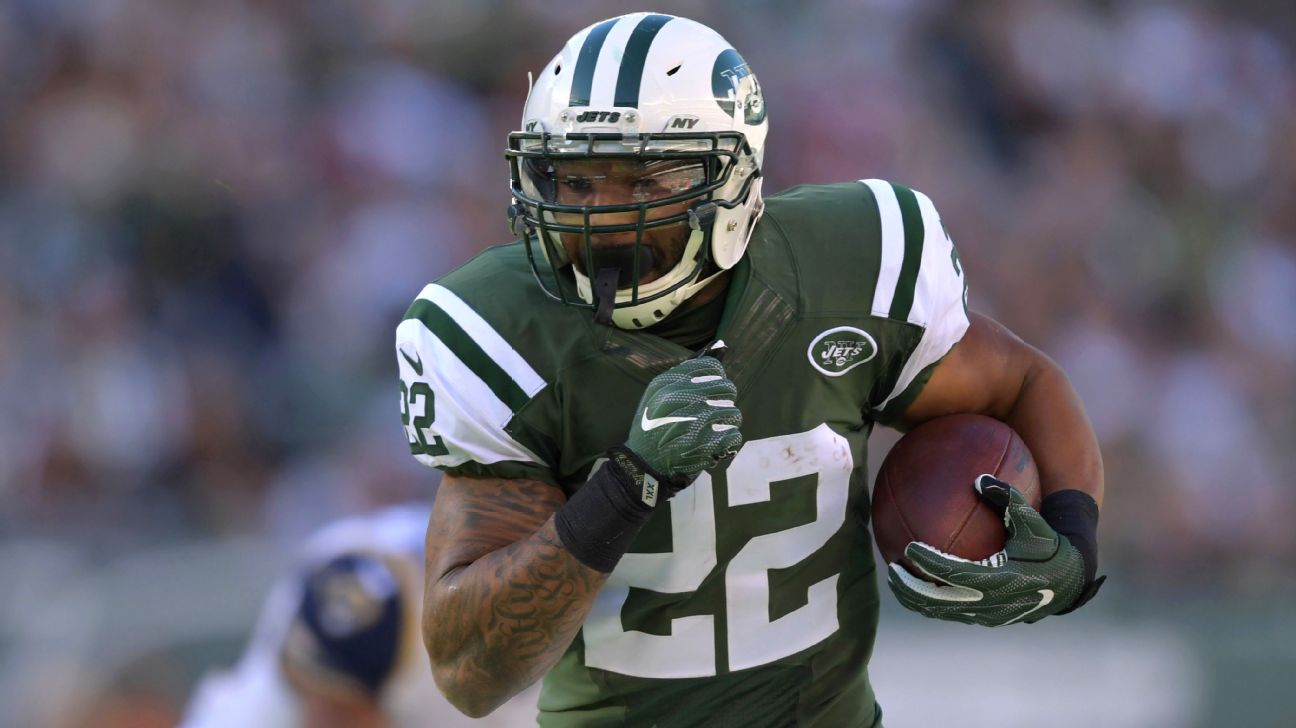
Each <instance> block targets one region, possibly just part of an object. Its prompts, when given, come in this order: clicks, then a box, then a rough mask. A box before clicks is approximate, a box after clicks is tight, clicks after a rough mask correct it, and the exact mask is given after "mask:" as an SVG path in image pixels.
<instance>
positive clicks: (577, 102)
mask: <svg viewBox="0 0 1296 728" xmlns="http://www.w3.org/2000/svg"><path fill="white" fill-rule="evenodd" d="M616 23H617V18H612V19H611V20H604V21H603V22H602V23H599V24H598V25H596V26H594V27H593V28H592V29H591V30H590V32H589V35H587V36H585V43H584V44H582V45H581V49H580V54H579V55H578V56H576V68H575V69H574V70H573V72H572V87H571V96H570V97H569V98H568V99H567V105H568V106H589V102H590V90H591V89H592V88H593V87H594V66H595V65H597V64H598V57H599V51H601V50H603V41H604V40H606V39H607V34H608V31H610V30H612V26H614V25H616Z"/></svg>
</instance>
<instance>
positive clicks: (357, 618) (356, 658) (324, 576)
mask: <svg viewBox="0 0 1296 728" xmlns="http://www.w3.org/2000/svg"><path fill="white" fill-rule="evenodd" d="M427 520H428V509H427V508H426V507H418V506H408V507H396V508H391V509H387V510H383V511H380V512H377V513H375V514H372V515H368V516H361V517H354V518H348V519H345V520H342V521H338V522H337V523H334V524H332V525H330V526H328V527H326V528H324V529H323V530H321V531H320V532H319V533H318V534H316V535H315V536H313V537H312V538H311V539H310V540H309V541H308V542H307V543H306V545H305V547H304V548H303V550H302V553H301V556H300V558H299V560H298V563H297V565H296V567H295V568H294V569H293V571H292V573H291V574H289V575H287V576H285V577H284V578H282V579H280V580H279V582H278V583H277V584H276V585H275V587H274V588H273V590H272V591H271V594H270V596H269V598H268V599H267V601H266V604H265V607H264V608H263V610H262V614H261V618H260V620H259V622H258V624H257V627H256V630H255V632H254V634H253V637H252V640H251V643H250V644H249V645H248V648H247V650H246V652H245V653H244V655H243V657H242V658H241V659H240V661H239V663H238V665H237V666H236V667H235V668H234V669H233V670H230V671H227V672H220V673H214V674H211V675H209V676H207V677H206V678H204V679H203V681H202V682H201V683H200V684H199V686H198V688H197V690H196V692H195V694H194V696H193V699H192V700H191V702H190V705H189V708H188V711H187V715H186V717H185V720H184V722H183V724H182V725H183V726H184V728H299V727H300V728H331V727H333V726H336V727H337V728H344V727H345V728H402V727H404V726H411V727H412V726H430V725H436V726H446V727H450V728H454V727H458V726H468V725H472V726H478V727H481V726H499V727H501V728H502V727H503V726H515V725H527V724H528V723H534V722H535V719H534V712H535V711H534V708H533V707H532V706H531V705H527V704H525V703H519V704H518V706H516V708H517V709H516V710H512V709H506V710H505V711H502V713H501V714H500V715H498V716H492V718H491V719H490V720H487V721H470V720H468V719H467V718H464V717H463V716H462V715H460V714H459V713H458V712H457V711H455V710H454V708H452V707H451V706H450V705H449V704H447V703H446V701H445V699H444V698H443V697H441V694H440V693H439V692H437V689H436V686H435V685H434V684H433V682H432V678H431V675H430V674H429V672H428V666H427V657H426V655H425V654H424V652H423V650H422V648H421V646H420V644H419V636H418V632H419V630H418V623H419V620H418V614H419V603H420V595H421V592H422V581H423V578H422V560H423V537H424V530H425V529H426V527H427Z"/></svg>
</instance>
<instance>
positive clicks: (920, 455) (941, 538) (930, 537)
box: [872, 415, 1040, 573]
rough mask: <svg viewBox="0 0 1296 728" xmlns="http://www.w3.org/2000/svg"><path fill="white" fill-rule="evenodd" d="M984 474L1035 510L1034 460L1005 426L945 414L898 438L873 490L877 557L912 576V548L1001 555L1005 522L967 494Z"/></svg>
mask: <svg viewBox="0 0 1296 728" xmlns="http://www.w3.org/2000/svg"><path fill="white" fill-rule="evenodd" d="M982 473H989V474H991V475H994V476H995V477H997V478H999V479H1000V480H1004V481H1007V482H1008V483H1010V484H1011V485H1012V486H1013V487H1015V488H1017V490H1020V491H1021V492H1022V494H1023V495H1025V496H1026V500H1027V501H1029V502H1030V504H1031V505H1032V506H1034V507H1036V508H1039V505H1040V488H1039V471H1038V470H1036V468H1035V459H1034V458H1033V457H1031V453H1030V450H1029V449H1027V447H1026V443H1024V442H1022V440H1021V438H1020V437H1018V436H1017V433H1016V432H1013V430H1012V428H1011V427H1009V426H1008V425H1005V424H1004V423H1002V422H1000V421H998V420H996V419H992V418H990V417H983V416H981V415H948V416H945V417H938V418H936V419H933V420H929V421H927V422H924V423H922V424H921V425H919V426H917V427H915V428H914V429H913V430H911V431H910V432H909V433H908V434H906V435H905V436H904V437H902V438H900V441H899V442H897V443H896V444H895V447H893V448H891V452H890V453H888V454H887V456H886V459H885V460H883V461H882V468H881V470H879V471H878V476H877V481H876V482H875V483H874V485H873V507H872V512H873V536H874V538H875V539H876V540H877V545H878V551H880V552H881V553H882V557H883V558H884V559H886V560H887V561H888V562H891V561H899V562H900V563H902V564H904V565H905V566H906V567H907V568H909V569H910V571H914V569H913V568H912V567H911V566H910V564H909V562H908V560H907V559H905V558H904V549H905V546H906V545H907V544H908V543H909V542H910V541H923V542H925V543H928V544H931V545H932V546H935V547H936V548H938V549H940V550H942V551H945V552H946V553H951V554H954V555H956V556H960V557H962V558H965V559H972V560H977V559H984V558H986V557H987V556H990V555H991V554H993V553H995V552H997V551H999V550H1001V549H1002V548H1003V547H1004V541H1005V540H1006V538H1007V531H1006V530H1005V528H1004V523H1003V519H1002V518H1000V517H999V516H998V515H996V514H995V512H994V510H992V509H991V508H990V506H988V505H986V504H985V503H984V502H982V500H981V499H980V498H979V497H978V496H977V494H976V491H975V490H973V488H972V483H973V481H975V480H976V477H977V476H978V475H981V474H982ZM915 573H917V572H916V571H915Z"/></svg>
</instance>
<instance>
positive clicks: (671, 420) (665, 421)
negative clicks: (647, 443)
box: [639, 412, 697, 432]
mask: <svg viewBox="0 0 1296 728" xmlns="http://www.w3.org/2000/svg"><path fill="white" fill-rule="evenodd" d="M696 419H697V418H696V417H658V418H656V419H653V418H651V417H649V416H648V413H647V412H644V413H643V419H642V420H641V421H640V422H639V426H640V427H642V428H643V431H644V432H648V431H649V430H655V429H657V428H658V427H661V426H662V425H673V424H675V423H676V422H692V421H693V420H696Z"/></svg>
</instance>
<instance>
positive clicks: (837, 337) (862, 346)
mask: <svg viewBox="0 0 1296 728" xmlns="http://www.w3.org/2000/svg"><path fill="white" fill-rule="evenodd" d="M877 352H878V347H877V342H876V341H874V340H873V337H872V336H869V335H868V333H866V332H864V331H861V330H859V329H857V328H855V327H854V326H838V327H837V328H835V329H828V330H827V331H825V332H823V333H822V334H819V335H818V336H816V337H815V338H814V341H812V342H810V349H809V350H808V351H807V352H806V355H807V356H809V357H810V364H811V366H813V367H814V368H815V369H818V370H819V371H820V372H822V373H824V374H826V375H828V376H830V377H840V376H841V375H843V374H845V373H846V372H849V371H850V370H852V369H854V368H855V367H857V366H859V365H860V364H863V363H864V362H866V361H868V360H870V359H872V358H873V357H875V356H877Z"/></svg>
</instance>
